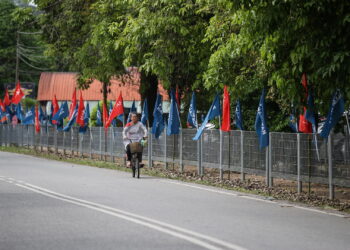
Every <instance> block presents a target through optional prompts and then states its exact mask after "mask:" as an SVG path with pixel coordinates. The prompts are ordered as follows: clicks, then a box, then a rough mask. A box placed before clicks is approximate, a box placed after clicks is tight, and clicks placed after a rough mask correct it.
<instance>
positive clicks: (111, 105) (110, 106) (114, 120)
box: [108, 101, 117, 127]
mask: <svg viewBox="0 0 350 250" xmlns="http://www.w3.org/2000/svg"><path fill="white" fill-rule="evenodd" d="M112 111H113V102H112V101H110V102H109V110H108V115H111V113H112ZM116 126H117V120H116V119H113V120H112V127H116Z"/></svg>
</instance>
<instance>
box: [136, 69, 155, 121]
mask: <svg viewBox="0 0 350 250" xmlns="http://www.w3.org/2000/svg"><path fill="white" fill-rule="evenodd" d="M140 82H141V83H140V94H141V99H142V104H143V101H144V100H145V99H146V98H147V100H148V121H149V124H150V126H152V123H153V109H154V104H155V102H156V98H157V90H158V78H157V76H156V75H152V74H147V73H146V72H144V71H141V81H140ZM142 107H143V106H142Z"/></svg>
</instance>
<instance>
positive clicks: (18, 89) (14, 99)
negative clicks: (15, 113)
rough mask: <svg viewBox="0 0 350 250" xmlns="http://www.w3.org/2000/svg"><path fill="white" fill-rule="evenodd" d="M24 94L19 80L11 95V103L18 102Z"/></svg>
mask: <svg viewBox="0 0 350 250" xmlns="http://www.w3.org/2000/svg"><path fill="white" fill-rule="evenodd" d="M23 96H24V93H23V91H22V89H21V84H20V82H19V81H18V82H17V84H16V89H15V92H14V93H13V96H12V101H11V102H12V103H13V104H18V103H19V102H20V101H21V100H22V98H23Z"/></svg>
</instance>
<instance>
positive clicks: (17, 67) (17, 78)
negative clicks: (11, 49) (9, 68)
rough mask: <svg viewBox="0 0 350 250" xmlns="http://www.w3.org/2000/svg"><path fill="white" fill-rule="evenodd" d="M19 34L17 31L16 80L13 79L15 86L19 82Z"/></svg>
mask: <svg viewBox="0 0 350 250" xmlns="http://www.w3.org/2000/svg"><path fill="white" fill-rule="evenodd" d="M18 69H19V33H18V31H17V44H16V79H15V84H16V83H17V82H18V80H19V72H18Z"/></svg>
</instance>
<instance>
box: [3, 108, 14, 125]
mask: <svg viewBox="0 0 350 250" xmlns="http://www.w3.org/2000/svg"><path fill="white" fill-rule="evenodd" d="M5 114H6V118H7V123H8V124H10V123H11V122H12V117H13V116H14V115H15V114H14V112H13V111H12V109H11V106H6V108H5Z"/></svg>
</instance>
